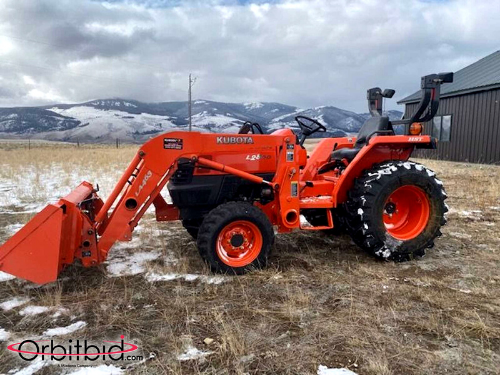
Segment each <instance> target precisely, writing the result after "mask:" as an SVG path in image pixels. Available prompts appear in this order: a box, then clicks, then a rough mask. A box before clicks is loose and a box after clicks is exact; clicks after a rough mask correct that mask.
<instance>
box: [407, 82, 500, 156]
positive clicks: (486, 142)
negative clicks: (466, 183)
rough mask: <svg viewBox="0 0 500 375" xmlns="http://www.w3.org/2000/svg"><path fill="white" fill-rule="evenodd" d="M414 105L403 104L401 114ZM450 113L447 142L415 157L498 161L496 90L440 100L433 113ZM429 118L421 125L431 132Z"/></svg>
mask: <svg viewBox="0 0 500 375" xmlns="http://www.w3.org/2000/svg"><path fill="white" fill-rule="evenodd" d="M416 108H417V103H414V104H406V109H405V112H406V113H405V117H409V115H410V114H411V113H413V112H414V111H415V110H416ZM449 114H451V115H452V119H451V139H450V142H440V143H438V148H437V150H418V151H416V153H415V156H418V157H427V158H433V159H434V158H435V159H444V160H452V161H466V162H473V163H497V164H500V89H496V90H489V91H481V92H477V93H472V94H466V95H461V96H455V97H450V98H444V99H441V101H440V104H439V110H438V112H437V114H436V116H444V115H449ZM431 131H432V121H430V122H428V123H426V124H425V130H424V133H425V134H431Z"/></svg>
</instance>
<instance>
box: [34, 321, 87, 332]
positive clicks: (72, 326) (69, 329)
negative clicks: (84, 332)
mask: <svg viewBox="0 0 500 375" xmlns="http://www.w3.org/2000/svg"><path fill="white" fill-rule="evenodd" d="M86 325H87V323H85V322H83V321H79V322H76V323H73V324H70V325H69V326H66V327H57V328H50V329H48V330H46V331H45V332H44V333H43V335H44V336H62V335H67V334H69V333H73V332H76V331H78V330H79V329H82V328H84V327H85V326H86Z"/></svg>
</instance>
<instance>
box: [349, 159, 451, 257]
mask: <svg viewBox="0 0 500 375" xmlns="http://www.w3.org/2000/svg"><path fill="white" fill-rule="evenodd" d="M446 198H447V196H446V193H445V191H444V189H443V184H442V182H441V181H439V180H438V179H437V178H436V174H435V173H434V172H433V171H431V170H430V169H427V168H426V167H424V166H423V165H421V164H417V163H413V162H408V161H407V162H402V161H391V162H387V163H383V164H379V165H375V166H373V168H372V169H370V170H368V171H365V172H364V174H363V175H362V176H361V177H359V178H358V179H356V181H355V183H354V187H353V189H352V190H351V191H350V193H349V199H348V202H347V204H346V211H347V224H348V230H349V233H350V235H351V237H352V239H353V241H354V242H355V243H356V244H357V245H359V246H360V247H361V248H363V249H365V250H366V251H368V252H369V253H371V254H373V255H375V256H376V257H378V258H381V259H385V260H395V261H406V260H410V259H412V258H414V257H421V256H424V255H425V250H426V249H427V248H432V247H433V246H434V239H435V238H436V237H438V236H441V232H440V228H441V226H443V225H445V224H446V219H445V217H444V214H445V213H446V212H447V211H448V208H447V206H446V204H445V202H444V201H445V199H446Z"/></svg>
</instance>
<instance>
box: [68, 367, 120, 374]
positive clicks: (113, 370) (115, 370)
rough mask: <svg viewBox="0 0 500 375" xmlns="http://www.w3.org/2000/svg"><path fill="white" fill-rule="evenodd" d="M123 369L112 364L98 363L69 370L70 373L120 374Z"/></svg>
mask: <svg viewBox="0 0 500 375" xmlns="http://www.w3.org/2000/svg"><path fill="white" fill-rule="evenodd" d="M123 373H124V370H122V369H121V368H119V367H116V366H113V365H99V366H96V367H82V368H81V369H79V370H76V371H74V372H70V373H69V374H71V375H120V374H123Z"/></svg>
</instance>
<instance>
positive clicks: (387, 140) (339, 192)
mask: <svg viewBox="0 0 500 375" xmlns="http://www.w3.org/2000/svg"><path fill="white" fill-rule="evenodd" d="M433 142H434V141H433V139H432V138H431V137H430V136H428V135H418V136H407V135H396V136H390V137H384V136H379V137H375V138H372V139H371V140H370V142H369V143H368V145H366V146H364V147H363V148H362V149H361V151H360V152H359V153H358V154H357V155H356V157H355V158H354V159H353V160H352V161H351V162H350V163H349V165H348V166H347V168H346V169H345V170H344V172H343V173H342V175H341V176H340V178H339V180H338V182H337V184H336V185H335V188H334V189H333V194H332V200H333V203H334V206H335V207H336V206H338V205H339V204H342V203H345V201H346V200H347V195H348V192H349V190H350V189H351V188H352V187H353V185H354V180H355V179H356V178H358V177H359V176H361V174H362V173H363V171H364V170H366V169H371V168H372V166H373V165H374V164H379V163H383V162H385V161H389V160H405V161H406V160H408V159H409V158H410V156H411V154H412V152H413V150H414V149H415V147H417V148H423V147H429V146H430V145H432V144H433Z"/></svg>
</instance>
